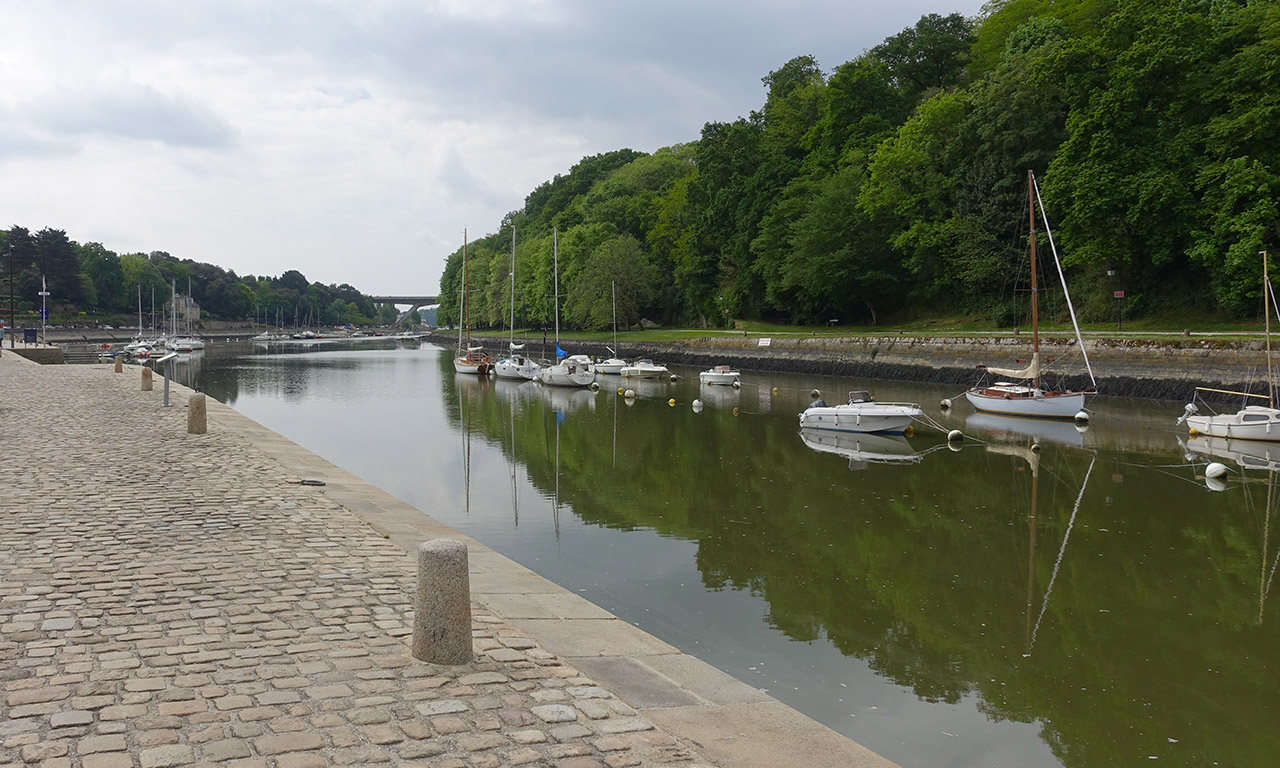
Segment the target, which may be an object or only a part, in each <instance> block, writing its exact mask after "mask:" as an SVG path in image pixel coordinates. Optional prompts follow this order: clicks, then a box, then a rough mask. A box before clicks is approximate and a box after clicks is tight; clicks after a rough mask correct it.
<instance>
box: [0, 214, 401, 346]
mask: <svg viewBox="0 0 1280 768" xmlns="http://www.w3.org/2000/svg"><path fill="white" fill-rule="evenodd" d="M10 253H12V258H13V276H14V277H13V282H14V285H13V293H14V296H15V298H16V302H15V310H16V315H17V316H16V320H17V322H18V324H22V323H24V322H31V321H32V320H33V313H34V312H35V310H36V309H38V308H39V300H38V299H35V297H36V296H37V293H38V292H39V291H40V287H41V280H43V281H44V282H45V284H46V285H47V286H48V290H49V294H50V296H49V301H50V302H51V309H52V312H53V316H54V317H55V318H66V319H70V318H71V317H80V316H84V317H86V318H88V317H93V318H98V319H99V320H101V321H103V322H107V321H108V319H109V318H122V317H123V318H134V317H136V314H137V311H138V309H137V308H138V300H139V296H141V301H142V306H143V310H144V313H145V314H146V316H147V318H148V320H146V321H144V323H149V318H150V314H151V306H152V303H151V302H152V297H153V296H154V297H155V303H156V307H157V310H156V312H157V313H158V314H159V313H160V312H161V309H160V308H162V307H163V306H164V303H165V302H166V301H168V300H169V298H170V294H171V291H173V290H176V291H177V292H178V293H181V294H183V295H186V294H187V293H188V291H190V294H191V296H192V298H194V299H195V301H196V302H197V303H198V304H199V305H200V307H201V309H202V310H203V312H205V313H207V314H208V315H211V316H212V317H215V318H218V319H221V320H250V319H252V318H255V317H256V318H258V319H259V320H261V321H263V322H265V323H267V324H274V323H275V322H277V320H279V321H280V322H281V323H282V324H285V325H294V324H301V323H309V324H312V325H341V324H348V323H372V322H380V323H390V322H392V321H394V320H395V319H396V313H395V307H392V306H389V305H388V306H384V307H376V306H374V304H373V302H372V300H370V298H369V297H368V296H365V295H364V294H362V293H360V291H358V290H356V289H355V288H353V287H351V286H350V285H347V284H345V283H344V284H342V285H322V284H321V283H312V282H310V281H308V280H307V278H306V277H305V276H303V274H302V273H301V272H298V271H297V270H289V271H287V272H285V273H284V274H283V275H280V276H279V277H265V276H263V277H255V276H253V275H245V276H244V277H238V276H237V275H236V273H235V272H232V271H229V270H225V269H223V268H222V267H219V266H216V265H214V264H203V263H200V262H196V261H192V260H190V259H177V258H174V257H173V256H170V255H169V254H167V253H165V252H163V251H152V252H151V253H149V254H148V253H126V254H117V253H115V252H114V251H110V250H108V249H107V248H105V247H103V245H102V244H100V243H84V244H81V243H77V242H75V241H74V240H70V239H68V237H67V233H66V232H64V231H62V230H58V229H42V230H40V231H39V232H36V233H31V232H29V231H27V230H26V229H24V228H22V227H17V226H15V227H12V228H10V229H9V230H8V231H7V232H6V231H3V230H0V257H2V258H3V259H4V262H5V263H0V267H2V268H3V271H4V275H5V277H4V280H3V281H0V295H4V296H7V295H8V294H9V286H8V285H7V283H8V282H9V280H8V276H9V264H8V263H7V261H8V257H9V255H10ZM5 310H6V312H7V310H8V306H7V304H6V305H5ZM4 316H5V317H6V319H7V314H5V315H4ZM36 322H38V321H36Z"/></svg>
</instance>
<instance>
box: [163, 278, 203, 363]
mask: <svg viewBox="0 0 1280 768" xmlns="http://www.w3.org/2000/svg"><path fill="white" fill-rule="evenodd" d="M171 290H172V291H173V336H171V337H169V340H168V341H166V342H165V343H164V345H165V348H167V349H169V350H172V351H174V352H195V351H197V350H201V349H204V340H203V339H198V338H196V337H195V335H193V334H192V333H191V279H190V278H188V279H187V298H186V300H185V302H186V303H185V309H183V311H182V317H183V319H185V320H186V321H187V327H186V329H179V328H178V289H177V282H176V281H175V282H174V283H173V288H172V289H171Z"/></svg>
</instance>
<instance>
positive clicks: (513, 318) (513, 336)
mask: <svg viewBox="0 0 1280 768" xmlns="http://www.w3.org/2000/svg"><path fill="white" fill-rule="evenodd" d="M515 343H516V225H515V224H514V223H513V224H512V225H511V339H510V340H509V341H508V342H507V347H508V349H510V348H511V347H514V346H515Z"/></svg>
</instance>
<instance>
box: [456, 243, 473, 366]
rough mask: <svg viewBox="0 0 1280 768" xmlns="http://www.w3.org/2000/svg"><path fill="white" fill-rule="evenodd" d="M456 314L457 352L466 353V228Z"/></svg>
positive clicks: (469, 339)
mask: <svg viewBox="0 0 1280 768" xmlns="http://www.w3.org/2000/svg"><path fill="white" fill-rule="evenodd" d="M458 314H459V315H460V317H459V318H458V320H459V325H458V354H460V355H465V354H467V347H469V346H471V329H470V328H468V327H467V230H466V229H463V230H462V295H461V297H459V299H458ZM464 333H465V334H466V344H465V345H464V344H463V340H462V339H463V334H464Z"/></svg>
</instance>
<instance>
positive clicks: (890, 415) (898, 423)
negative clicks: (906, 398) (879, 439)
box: [800, 390, 924, 434]
mask: <svg viewBox="0 0 1280 768" xmlns="http://www.w3.org/2000/svg"><path fill="white" fill-rule="evenodd" d="M923 415H924V411H923V410H922V409H921V408H920V406H919V405H918V404H916V403H878V402H876V401H875V400H874V399H873V398H872V397H871V393H869V392H867V391H866V390H854V391H852V392H850V393H849V402H848V403H843V404H841V405H827V404H826V403H825V402H823V401H822V400H816V401H814V403H813V404H811V405H810V406H809V407H808V408H806V409H804V412H803V413H801V414H800V426H801V427H802V428H807V429H822V430H828V431H833V432H887V433H890V434H901V433H902V432H904V431H906V429H907V427H909V426H911V422H913V421H915V420H916V419H919V418H921V417H922V416H923Z"/></svg>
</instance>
